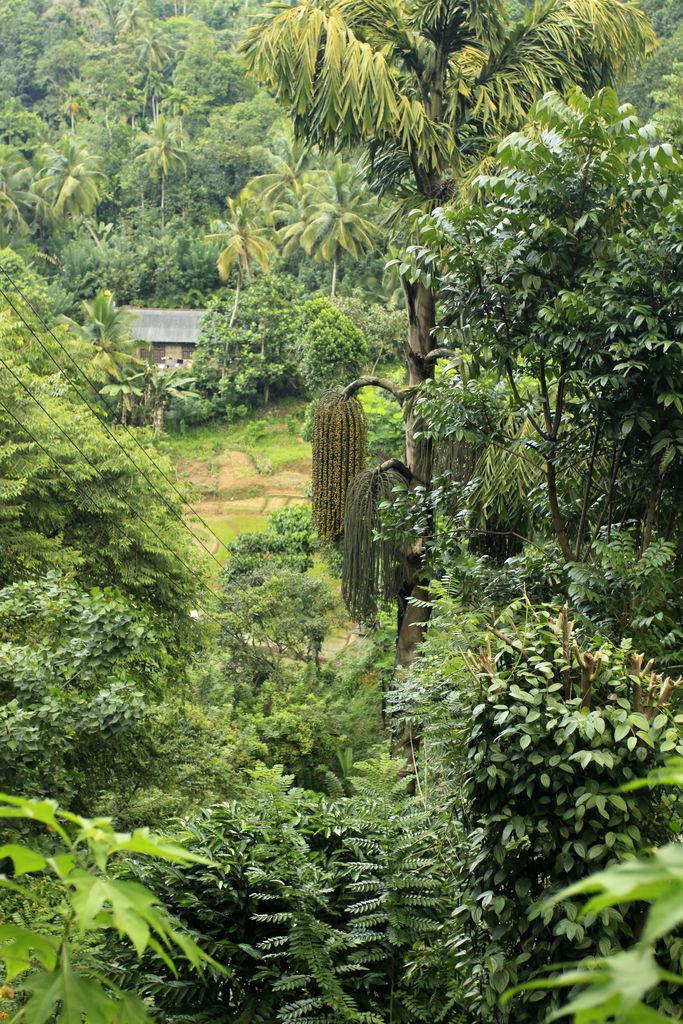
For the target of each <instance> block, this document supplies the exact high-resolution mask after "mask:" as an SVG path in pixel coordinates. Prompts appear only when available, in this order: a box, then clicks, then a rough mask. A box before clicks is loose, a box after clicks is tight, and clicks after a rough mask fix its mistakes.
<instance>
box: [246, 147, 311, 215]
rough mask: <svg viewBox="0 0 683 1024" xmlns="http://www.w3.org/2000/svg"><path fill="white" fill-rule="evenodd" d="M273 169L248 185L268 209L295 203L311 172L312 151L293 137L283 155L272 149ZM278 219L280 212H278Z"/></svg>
mask: <svg viewBox="0 0 683 1024" xmlns="http://www.w3.org/2000/svg"><path fill="white" fill-rule="evenodd" d="M270 158H271V161H272V164H273V170H272V171H269V172H268V174H259V175H258V177H256V178H252V179H251V181H250V182H249V184H248V185H247V191H248V192H249V193H250V194H252V195H254V196H255V197H258V199H259V200H261V201H262V202H263V203H264V205H265V206H266V207H267V208H268V209H273V208H277V209H279V208H280V207H283V206H284V207H285V208H286V207H292V206H295V205H296V204H297V203H298V202H299V201H300V200H301V196H302V193H303V188H304V182H305V180H306V176H307V174H308V173H309V167H310V164H311V151H310V149H308V148H307V146H306V145H305V144H304V143H303V142H301V141H300V140H299V139H296V138H290V139H288V140H287V146H286V150H285V153H284V155H282V156H280V155H279V154H277V153H271V157H270ZM275 216H276V219H277V214H276V215H275Z"/></svg>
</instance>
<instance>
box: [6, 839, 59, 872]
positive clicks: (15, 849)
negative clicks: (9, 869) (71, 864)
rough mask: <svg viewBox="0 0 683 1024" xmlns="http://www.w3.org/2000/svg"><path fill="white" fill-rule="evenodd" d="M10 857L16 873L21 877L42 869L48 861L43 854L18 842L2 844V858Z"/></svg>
mask: <svg viewBox="0 0 683 1024" xmlns="http://www.w3.org/2000/svg"><path fill="white" fill-rule="evenodd" d="M4 857H9V858H10V860H11V861H12V862H13V863H14V874H15V875H16V876H17V878H19V877H20V876H21V875H26V874H28V873H29V872H30V871H42V870H43V868H44V867H45V866H46V865H47V861H46V860H45V858H44V857H43V855H42V854H40V853H37V852H36V851H35V850H31V849H30V847H28V846H20V845H19V844H18V843H6V844H5V846H0V860H1V859H2V858H4Z"/></svg>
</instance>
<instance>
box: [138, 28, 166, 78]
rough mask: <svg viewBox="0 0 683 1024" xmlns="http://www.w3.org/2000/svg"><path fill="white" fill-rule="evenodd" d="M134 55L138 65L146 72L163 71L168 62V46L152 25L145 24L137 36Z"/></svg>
mask: <svg viewBox="0 0 683 1024" xmlns="http://www.w3.org/2000/svg"><path fill="white" fill-rule="evenodd" d="M135 56H136V62H137V64H138V66H139V67H141V68H142V69H143V70H144V71H145V72H146V73H148V72H150V71H163V69H164V68H165V66H166V64H167V63H168V58H169V51H168V47H167V46H166V43H165V42H164V40H163V39H162V38H161V36H160V35H159V33H158V32H157V31H155V29H154V26H153V25H145V26H144V28H143V31H142V32H141V33H140V35H139V36H138V38H137V40H136V53H135Z"/></svg>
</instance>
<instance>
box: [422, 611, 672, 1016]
mask: <svg viewBox="0 0 683 1024" xmlns="http://www.w3.org/2000/svg"><path fill="white" fill-rule="evenodd" d="M445 604H446V606H448V602H447V601H446V602H445ZM453 612H454V609H453V606H452V605H451V606H450V608H448V607H446V608H443V607H442V609H441V610H440V611H439V613H438V614H439V616H440V619H439V621H440V624H441V625H442V626H443V627H444V629H445V635H444V634H442V635H441V636H439V635H438V630H437V631H435V632H436V633H437V635H436V636H435V637H434V639H433V641H432V644H433V647H432V650H431V651H430V643H428V644H427V654H426V659H425V664H424V665H423V666H420V669H419V673H418V678H417V679H415V680H414V681H413V683H412V684H411V690H407V689H405V688H404V691H403V697H404V703H405V704H406V708H407V709H410V710H411V712H412V715H413V717H414V718H417V720H418V723H419V724H420V726H421V728H422V730H423V744H424V747H425V749H426V754H425V756H426V757H427V758H428V763H429V768H430V780H433V778H434V774H435V773H436V775H437V776H438V775H441V787H442V790H443V792H442V793H441V799H444V798H445V799H448V800H449V801H450V804H451V806H454V807H456V808H457V814H456V818H457V819H459V821H460V823H461V826H460V832H459V834H458V836H457V839H458V841H459V843H460V848H461V850H462V851H463V856H462V864H461V885H462V891H461V897H460V910H459V914H458V921H459V928H460V929H462V933H463V934H462V936H461V942H460V952H461V957H462V959H461V970H462V976H463V980H464V983H466V995H467V1003H468V1007H470V1012H471V1014H472V1019H473V1020H476V1021H507V1020H514V1021H515V1022H520V1024H522V1022H529V1024H532V1022H533V1024H536V1022H538V1021H539V1020H542V1019H544V1015H545V1012H546V1011H547V1010H548V1009H549V1008H550V1007H552V1005H553V1000H554V999H555V997H554V996H551V995H549V994H548V993H545V992H541V991H530V992H525V993H524V994H523V995H521V996H518V997H517V998H516V999H515V1000H514V1002H513V1004H512V1006H511V1009H510V1010H507V1009H502V1008H501V1007H499V1006H498V1002H499V999H500V996H501V994H502V993H503V992H504V991H505V990H506V988H508V986H510V985H514V984H516V983H518V982H526V981H528V980H530V979H531V978H533V977H536V976H538V975H539V974H542V972H543V971H544V969H545V968H547V967H548V966H549V965H550V964H553V963H559V962H566V961H577V960H579V959H580V958H581V957H582V956H584V955H587V954H588V953H590V952H593V951H596V950H597V952H598V954H599V955H601V956H606V955H609V954H610V953H611V952H612V951H613V950H615V949H616V948H618V947H620V946H623V945H627V944H629V943H630V942H631V941H632V940H633V938H634V935H635V934H636V931H637V928H638V924H639V918H638V915H637V914H636V913H634V912H632V911H629V910H628V909H626V908H624V909H622V908H619V907H616V906H615V907H607V908H605V909H603V910H600V911H599V912H597V913H595V914H592V915H588V916H587V917H586V918H584V919H582V920H579V915H578V908H577V906H576V905H575V904H572V903H571V902H567V901H564V900H562V901H559V902H557V903H555V904H553V905H550V906H549V905H548V904H542V905H541V904H539V903H538V900H539V899H540V898H541V897H544V896H547V894H548V892H551V893H552V892H553V891H556V890H557V889H558V888H560V887H563V886H565V885H567V884H569V883H571V882H573V881H575V880H576V879H577V878H580V877H582V876H583V875H584V874H585V872H586V868H587V866H588V865H590V866H592V867H595V868H600V867H605V866H607V865H608V864H610V863H612V862H614V861H619V860H623V859H628V858H631V857H633V856H635V855H636V854H637V853H638V852H639V851H641V850H642V849H644V848H647V847H649V846H652V845H658V844H660V843H662V842H663V841H665V840H666V838H667V836H670V835H671V827H672V826H673V827H676V821H677V817H676V808H675V806H674V800H673V798H671V797H668V796H666V795H664V794H650V793H647V794H645V795H643V794H642V793H641V792H639V793H637V794H636V795H634V797H633V798H631V799H630V800H629V801H628V802H627V801H626V800H625V799H624V797H623V796H621V795H620V794H618V793H616V792H615V790H616V789H617V788H618V787H619V786H620V785H622V784H624V783H627V782H629V781H631V780H633V779H636V778H638V777H640V776H641V775H643V774H644V773H645V772H647V771H648V770H649V769H651V768H654V767H656V766H657V765H661V764H662V763H663V761H664V760H665V759H666V757H667V756H671V754H672V753H676V752H678V751H680V750H681V744H680V740H679V730H678V727H677V725H676V722H675V721H673V720H672V715H671V711H670V697H671V693H672V683H671V680H667V679H664V678H662V676H660V675H656V674H654V673H653V672H652V665H651V663H650V664H648V665H645V664H644V659H643V656H642V655H639V654H635V653H633V651H632V650H631V649H630V645H629V644H628V643H625V644H623V645H622V646H621V647H615V646H614V645H613V644H610V643H607V642H603V643H602V644H601V645H600V646H599V648H598V644H596V643H588V642H585V641H581V638H580V637H579V635H578V633H577V632H574V631H573V623H571V622H570V621H569V618H568V614H567V611H566V609H563V610H562V611H561V612H560V613H559V615H558V614H557V613H556V612H553V611H551V610H550V609H546V608H540V609H534V608H532V607H530V606H528V605H526V604H523V603H518V604H517V605H514V606H511V608H510V609H508V611H507V612H505V613H504V614H503V615H502V616H500V617H499V618H497V619H496V620H495V621H494V622H489V623H488V624H487V626H486V628H483V629H480V631H479V632H477V630H476V628H475V627H476V622H474V623H473V621H472V620H471V619H470V621H469V622H464V623H463V621H462V620H461V621H460V622H457V621H456V622H455V623H454V624H451V625H449V624H448V621H449V619H451V620H452V618H453ZM463 632H464V636H463ZM468 633H469V635H468ZM579 643H580V646H579ZM468 646H470V647H473V648H474V649H478V650H479V654H478V655H476V656H475V655H473V654H472V653H471V652H469V651H468V650H467V647H468ZM420 690H421V691H422V692H420ZM430 785H431V786H432V787H434V781H431V782H430ZM437 790H438V782H437Z"/></svg>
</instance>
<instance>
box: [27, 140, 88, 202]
mask: <svg viewBox="0 0 683 1024" xmlns="http://www.w3.org/2000/svg"><path fill="white" fill-rule="evenodd" d="M41 163H42V172H41V176H40V177H39V179H38V181H37V182H36V187H37V189H39V190H42V191H43V192H44V194H45V197H46V199H48V201H49V202H50V209H51V212H52V214H53V216H54V217H55V218H57V219H58V220H65V219H66V218H68V217H72V218H79V217H87V216H89V215H90V214H91V213H93V212H94V210H95V208H96V206H97V202H98V200H99V198H100V185H101V183H102V182H103V181H104V175H103V174H102V172H101V170H100V165H99V161H98V159H97V157H95V156H93V154H92V153H90V152H89V151H88V149H87V148H86V147H85V146H84V145H83V144H82V143H81V142H78V141H77V140H76V139H75V138H74V137H73V135H66V136H64V138H63V139H61V140H60V141H59V142H58V143H57V145H56V146H47V147H45V149H44V150H43V152H42V154H41Z"/></svg>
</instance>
